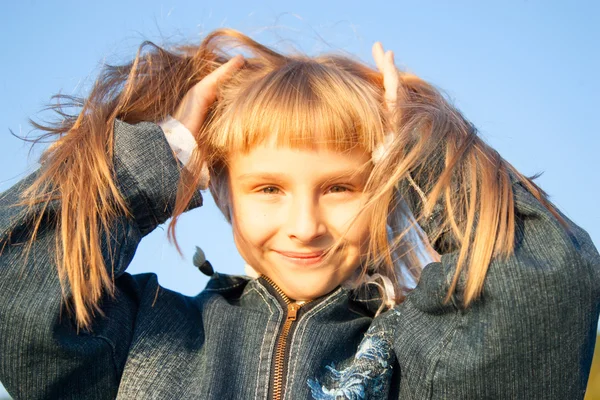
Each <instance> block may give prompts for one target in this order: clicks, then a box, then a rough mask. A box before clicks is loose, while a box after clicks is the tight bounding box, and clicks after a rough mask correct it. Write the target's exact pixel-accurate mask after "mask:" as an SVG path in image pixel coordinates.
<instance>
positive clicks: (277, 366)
mask: <svg viewBox="0 0 600 400" xmlns="http://www.w3.org/2000/svg"><path fill="white" fill-rule="evenodd" d="M261 278H263V279H264V280H265V281H266V282H267V283H268V284H269V285H270V286H271V287H272V288H273V289H274V290H275V291H276V292H277V294H278V295H279V296H280V297H281V299H282V300H283V302H284V303H285V305H286V306H287V312H286V317H285V322H284V323H283V326H282V327H281V330H280V333H279V337H278V338H277V345H276V346H275V362H274V366H273V372H272V374H271V379H270V382H271V388H272V390H271V393H272V396H271V398H272V399H273V400H281V399H282V398H283V389H284V387H283V385H284V381H285V379H284V378H285V376H286V373H287V371H286V366H287V363H286V361H287V356H288V355H289V342H288V337H289V335H290V331H291V329H292V327H293V326H294V325H295V322H296V320H297V319H298V312H299V311H300V309H301V308H302V307H304V306H305V305H307V304H308V303H310V302H312V300H307V301H304V302H302V303H298V302H294V301H292V300H291V299H290V298H289V297H287V296H286V294H285V293H283V290H281V289H280V288H279V287H278V286H277V285H276V284H275V282H273V281H272V280H271V279H270V278H268V277H267V276H265V275H261Z"/></svg>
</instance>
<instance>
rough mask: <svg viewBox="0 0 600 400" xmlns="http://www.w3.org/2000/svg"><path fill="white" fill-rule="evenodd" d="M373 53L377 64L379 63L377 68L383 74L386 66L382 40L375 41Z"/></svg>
mask: <svg viewBox="0 0 600 400" xmlns="http://www.w3.org/2000/svg"><path fill="white" fill-rule="evenodd" d="M372 53H373V59H374V60H375V65H377V69H378V70H379V72H381V73H382V74H383V71H384V67H385V56H384V51H383V45H382V44H381V42H375V43H374V44H373V49H372Z"/></svg>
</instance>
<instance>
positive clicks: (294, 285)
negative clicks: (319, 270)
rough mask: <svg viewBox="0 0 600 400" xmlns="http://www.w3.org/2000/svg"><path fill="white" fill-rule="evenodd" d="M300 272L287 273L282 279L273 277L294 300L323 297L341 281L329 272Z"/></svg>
mask: <svg viewBox="0 0 600 400" xmlns="http://www.w3.org/2000/svg"><path fill="white" fill-rule="evenodd" d="M297 275H298V274H292V275H286V276H284V277H281V279H277V280H276V279H273V278H271V279H273V281H274V282H275V283H276V284H277V286H279V288H280V289H281V290H283V292H284V293H285V294H286V295H287V296H288V297H289V298H290V299H294V300H313V299H316V298H318V297H321V296H323V295H325V294H327V293H329V292H331V291H332V290H334V289H335V288H336V287H338V286H339V285H340V283H341V281H340V280H339V279H336V277H333V276H330V275H329V274H311V273H308V274H301V275H303V276H297Z"/></svg>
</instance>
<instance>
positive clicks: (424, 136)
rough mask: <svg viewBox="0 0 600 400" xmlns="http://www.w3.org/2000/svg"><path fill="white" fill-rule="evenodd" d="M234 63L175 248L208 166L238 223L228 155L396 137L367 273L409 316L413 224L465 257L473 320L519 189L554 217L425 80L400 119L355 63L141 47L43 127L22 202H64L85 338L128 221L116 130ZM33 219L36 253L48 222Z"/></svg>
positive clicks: (385, 164)
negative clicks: (108, 243) (515, 184)
mask: <svg viewBox="0 0 600 400" xmlns="http://www.w3.org/2000/svg"><path fill="white" fill-rule="evenodd" d="M235 52H244V54H247V57H246V62H245V65H244V66H243V68H242V69H241V70H240V71H239V72H237V73H236V74H235V75H234V76H233V78H232V79H231V80H230V81H228V82H227V83H225V84H224V85H222V86H221V88H220V93H219V97H218V100H217V102H216V104H215V105H214V107H213V108H211V110H210V112H209V114H208V117H207V119H206V121H205V123H204V125H203V127H202V129H201V131H200V132H194V133H195V134H196V138H197V142H198V146H199V147H198V151H196V152H195V154H194V155H193V157H192V159H191V161H190V164H188V167H187V168H186V172H184V173H183V174H182V176H181V181H180V185H179V188H178V193H177V200H176V203H175V206H174V212H173V218H172V221H171V223H170V226H169V229H168V232H169V238H171V239H172V240H173V241H174V243H175V245H177V241H176V237H175V227H176V224H177V221H178V218H179V217H180V215H181V214H182V213H183V212H184V211H185V210H186V207H187V205H188V204H189V202H190V201H191V199H192V196H193V194H194V192H195V191H196V190H197V188H198V185H199V182H200V179H201V177H200V173H199V172H200V170H201V166H202V163H204V162H206V163H207V164H208V166H209V170H210V173H211V192H212V193H213V196H214V197H215V199H216V201H217V204H218V205H219V207H220V209H221V210H222V211H223V213H224V215H225V216H226V218H228V219H229V220H230V218H231V215H230V211H229V204H228V195H227V190H228V188H227V183H226V182H227V179H226V178H227V155H228V154H229V153H230V152H231V151H233V150H241V151H244V150H248V149H250V148H252V147H253V146H255V145H256V144H258V143H260V142H261V141H263V140H266V139H267V138H272V137H273V136H275V138H276V140H277V142H278V143H280V144H283V145H291V146H301V147H311V146H314V145H315V144H316V143H319V144H326V145H327V146H329V147H330V148H334V149H336V150H339V151H344V150H347V149H350V148H353V147H355V146H359V147H362V148H364V149H365V150H366V151H373V150H374V149H375V148H376V147H377V146H378V144H379V143H382V142H383V141H384V137H385V135H386V133H387V132H394V140H393V142H392V143H391V144H390V145H389V147H388V151H387V152H386V156H385V157H383V159H382V160H380V161H379V162H378V163H376V165H374V166H372V172H371V175H370V178H369V181H368V183H367V187H366V189H365V190H366V191H367V193H368V194H369V198H370V201H369V205H370V207H368V209H370V210H371V211H370V212H371V213H372V215H371V218H372V224H371V226H370V231H371V232H370V233H371V235H370V243H369V252H368V257H367V262H366V263H365V267H364V268H363V270H361V271H360V273H361V274H366V273H367V269H369V272H370V273H376V274H380V275H381V276H384V277H386V278H387V279H389V280H390V281H391V282H392V284H393V285H394V288H395V290H394V294H393V299H389V298H388V299H387V300H390V301H391V302H392V303H399V302H401V301H402V300H403V298H404V295H405V294H406V292H407V291H408V290H409V287H408V285H407V283H406V282H405V276H407V275H408V276H410V277H412V279H414V280H418V277H419V272H420V268H419V265H418V262H417V261H416V259H417V256H416V250H415V248H414V246H412V245H411V243H412V242H413V241H414V238H409V237H408V236H407V235H408V232H409V230H408V228H409V225H410V223H408V224H407V221H408V222H410V221H411V220H412V216H411V215H410V214H411V213H410V212H412V214H414V221H416V222H418V223H419V224H421V225H422V226H423V227H424V229H425V232H426V234H427V235H428V238H429V240H430V242H431V243H432V244H433V245H434V248H435V249H436V250H437V251H438V252H441V253H444V252H448V251H453V250H457V251H458V254H459V257H458V263H457V266H456V270H455V272H454V279H453V281H452V285H451V287H450V290H449V291H448V297H449V296H451V295H452V294H453V293H454V292H455V291H456V290H457V282H458V279H459V277H460V276H461V275H464V277H465V281H466V285H465V286H464V293H463V299H464V305H465V306H468V305H469V304H470V303H472V302H473V300H474V299H476V298H477V296H478V295H479V294H480V293H481V290H482V287H483V283H484V278H485V275H486V272H487V269H488V266H489V264H490V262H491V260H492V258H493V257H503V256H504V257H505V256H508V255H510V254H511V253H512V252H513V246H514V219H515V215H514V207H513V192H512V182H511V179H518V180H520V181H521V182H523V183H524V185H525V186H526V187H527V189H528V190H529V191H530V192H531V193H532V194H533V195H534V196H535V197H536V198H538V199H539V200H540V201H541V202H542V203H544V204H546V206H547V207H548V208H549V209H550V210H551V211H552V212H554V213H555V215H557V214H556V212H555V211H554V209H553V208H552V206H551V205H550V204H549V203H547V200H546V198H545V195H544V193H543V192H542V191H541V190H540V189H539V188H538V187H537V186H536V185H535V184H534V183H533V182H532V181H531V180H529V179H528V178H526V177H524V176H523V175H521V174H520V173H519V172H518V171H516V170H515V169H514V168H513V167H512V166H510V165H509V164H508V163H507V162H506V161H505V160H503V159H502V158H501V157H500V156H499V155H498V154H497V153H496V152H495V151H494V150H493V149H491V148H490V147H489V146H487V145H486V144H485V143H484V142H483V141H482V140H481V139H480V138H479V137H478V136H477V132H476V130H475V128H474V127H473V126H472V125H471V124H470V123H469V122H468V121H466V120H465V119H464V118H463V117H462V115H461V114H460V113H459V112H458V111H457V110H456V109H455V108H454V107H453V106H452V105H451V104H450V103H449V102H448V101H447V100H446V99H445V98H444V97H443V96H442V95H441V94H440V93H439V92H438V91H437V90H436V89H435V88H434V87H433V86H432V85H430V84H428V83H426V82H425V81H423V80H422V79H420V78H418V77H417V76H415V75H412V74H409V73H405V72H399V77H400V85H399V91H398V101H397V108H396V110H395V112H394V113H393V114H392V115H390V114H389V113H387V112H386V110H385V106H384V98H383V97H384V96H383V94H384V93H383V81H382V76H381V74H380V73H379V72H377V71H376V70H374V69H373V68H371V67H369V66H367V65H365V64H364V63H361V62H359V61H355V60H352V59H350V58H349V57H344V56H339V55H323V56H319V57H307V56H305V55H299V54H296V55H283V54H280V53H277V52H275V51H273V50H271V49H269V48H267V47H265V46H263V45H261V44H259V43H257V42H255V41H254V40H252V39H250V38H249V37H247V36H245V35H243V34H241V33H239V32H237V31H234V30H231V29H220V30H217V31H214V32H212V33H210V34H208V35H207V36H206V38H205V39H204V40H203V41H202V43H201V44H200V45H198V46H181V47H178V48H174V49H171V50H166V49H163V48H160V47H158V46H156V45H154V44H152V43H144V44H143V45H142V46H141V47H140V49H139V51H138V54H137V56H136V57H135V59H134V60H133V61H132V62H130V63H128V64H125V65H121V66H107V67H105V68H104V70H103V72H102V73H101V75H100V77H99V78H98V80H97V82H96V84H95V86H94V88H93V89H92V91H91V93H90V94H89V96H88V97H87V98H86V99H75V98H65V96H62V97H59V100H65V99H66V100H67V102H68V103H69V104H68V105H78V106H80V112H79V113H78V114H77V115H68V114H66V113H65V112H63V108H61V105H57V106H55V109H56V111H57V112H58V113H59V115H60V117H61V119H60V121H58V122H57V123H56V124H54V125H46V126H42V125H36V127H37V128H39V129H41V130H43V131H45V132H46V134H44V135H43V137H45V136H57V140H56V142H55V143H54V145H53V146H51V147H50V148H49V149H48V150H46V151H45V152H44V154H43V155H42V168H41V171H40V172H39V175H38V177H37V179H36V180H35V182H34V183H33V185H32V186H31V187H30V188H29V189H28V190H27V191H26V192H25V193H24V198H23V202H24V203H25V204H27V205H29V206H31V207H33V206H36V205H37V207H40V205H41V207H42V209H43V208H45V207H47V206H48V204H49V202H50V201H52V200H55V199H59V200H60V201H61V206H60V210H59V212H58V216H57V219H56V227H57V232H58V234H57V235H56V260H57V268H58V274H59V277H60V281H61V285H62V287H63V295H64V297H65V301H66V302H67V304H68V305H69V306H70V308H71V309H72V311H73V312H74V315H75V319H76V322H77V324H78V326H81V327H85V328H89V327H90V325H91V322H92V317H93V315H94V314H95V313H100V314H101V313H102V311H101V309H100V307H99V300H100V298H101V296H102V295H104V294H105V293H107V294H109V295H113V294H114V281H113V278H114V277H113V276H112V274H110V273H109V271H110V270H111V269H110V265H106V263H107V260H105V259H104V258H103V256H102V253H101V248H100V242H101V238H102V235H106V234H107V233H108V232H109V230H110V228H111V225H112V223H113V222H114V221H115V218H116V216H117V215H122V214H124V215H130V214H129V211H128V206H127V204H126V202H125V199H123V197H122V195H121V194H120V193H119V190H118V189H117V186H116V183H115V182H114V179H113V173H112V172H113V165H112V145H113V122H114V121H115V119H121V120H124V121H126V122H129V123H135V122H139V121H153V122H159V121H161V120H163V119H164V118H165V117H166V116H168V115H170V114H172V113H173V111H174V110H175V108H176V107H177V105H178V103H179V102H180V101H181V99H182V97H183V96H184V94H185V93H186V92H187V91H188V90H189V89H190V88H191V87H192V86H193V85H194V84H196V83H197V82H199V81H200V80H201V79H202V78H203V77H204V76H206V75H207V74H208V73H210V72H211V71H213V70H214V69H216V68H217V67H218V66H220V65H222V64H223V63H225V62H226V61H227V60H229V59H230V58H231V56H232V55H231V54H232V53H235ZM63 105H64V104H63ZM404 205H406V206H408V207H405V206H404ZM407 208H408V209H407ZM37 215H38V217H37V219H36V220H35V221H34V225H33V228H34V229H33V233H32V236H31V241H33V240H34V239H35V237H36V234H37V232H38V228H39V226H40V225H41V222H42V215H43V212H39V213H38V214H37ZM557 217H558V215H557ZM107 267H108V268H107ZM67 287H68V288H69V289H70V290H69V292H70V296H68V295H67V294H66V293H67V290H66V288H67Z"/></svg>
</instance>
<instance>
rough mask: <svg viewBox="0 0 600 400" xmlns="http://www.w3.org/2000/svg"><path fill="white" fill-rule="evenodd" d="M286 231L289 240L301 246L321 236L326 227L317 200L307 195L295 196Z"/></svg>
mask: <svg viewBox="0 0 600 400" xmlns="http://www.w3.org/2000/svg"><path fill="white" fill-rule="evenodd" d="M286 231H287V234H288V236H289V237H290V238H291V239H293V240H294V241H296V242H299V243H303V244H308V243H311V242H312V241H314V240H315V239H317V238H319V237H321V236H323V235H324V234H325V233H326V232H327V227H326V225H325V223H324V221H323V219H322V215H321V210H320V207H319V202H318V199H315V198H314V197H313V196H308V195H307V196H295V197H294V199H293V200H292V202H291V207H290V210H289V216H288V220H287V224H286Z"/></svg>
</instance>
